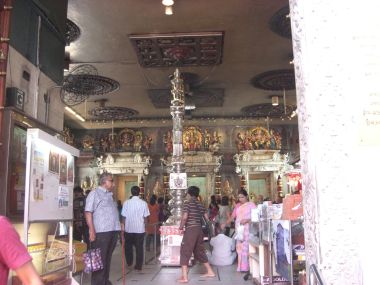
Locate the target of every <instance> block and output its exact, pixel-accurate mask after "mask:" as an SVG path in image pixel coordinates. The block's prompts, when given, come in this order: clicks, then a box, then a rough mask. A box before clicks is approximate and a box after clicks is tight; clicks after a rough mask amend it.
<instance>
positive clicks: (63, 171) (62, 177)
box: [59, 154, 67, 185]
mask: <svg viewBox="0 0 380 285" xmlns="http://www.w3.org/2000/svg"><path fill="white" fill-rule="evenodd" d="M59 184H65V185H66V184H67V156H66V155H64V154H62V155H61V156H60V158H59Z"/></svg>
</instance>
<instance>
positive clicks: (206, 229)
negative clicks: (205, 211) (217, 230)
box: [201, 215, 210, 236]
mask: <svg viewBox="0 0 380 285" xmlns="http://www.w3.org/2000/svg"><path fill="white" fill-rule="evenodd" d="M201 227H202V232H203V234H204V235H205V236H208V235H209V233H210V228H209V224H208V222H207V220H206V218H205V216H203V215H202V217H201Z"/></svg>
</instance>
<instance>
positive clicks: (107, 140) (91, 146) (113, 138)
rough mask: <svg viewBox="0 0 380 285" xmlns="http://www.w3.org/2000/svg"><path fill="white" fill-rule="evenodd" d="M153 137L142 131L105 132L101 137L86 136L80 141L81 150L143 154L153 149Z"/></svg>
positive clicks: (126, 129)
mask: <svg viewBox="0 0 380 285" xmlns="http://www.w3.org/2000/svg"><path fill="white" fill-rule="evenodd" d="M152 142H153V139H152V137H150V136H148V135H146V134H144V133H143V132H142V131H141V130H132V129H128V128H125V129H122V130H121V131H119V132H116V131H114V130H112V131H103V132H102V133H101V134H100V135H95V134H94V135H93V134H86V135H85V136H84V137H82V138H81V139H80V148H81V149H82V150H84V151H94V152H100V153H108V152H112V153H114V152H126V151H133V152H142V151H148V150H149V149H150V148H151V145H152Z"/></svg>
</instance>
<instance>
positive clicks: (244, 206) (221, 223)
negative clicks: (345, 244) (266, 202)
mask: <svg viewBox="0 0 380 285" xmlns="http://www.w3.org/2000/svg"><path fill="white" fill-rule="evenodd" d="M114 186H115V185H114V181H113V177H112V175H111V174H110V173H103V174H101V175H100V178H99V186H98V187H97V188H96V189H94V190H92V191H88V192H86V193H83V190H82V189H81V188H80V187H76V188H75V189H74V233H73V238H74V239H77V240H79V241H84V242H86V243H87V244H88V248H100V252H101V259H102V263H103V267H104V268H103V269H102V270H98V271H95V272H93V273H92V274H91V284H93V285H98V284H99V285H105V284H107V285H108V284H111V283H110V281H109V275H110V265H111V258H112V254H113V251H114V249H115V247H116V245H117V242H118V241H119V240H120V241H121V240H122V239H124V250H125V260H126V264H127V266H128V267H131V266H133V264H134V269H135V270H138V271H141V270H142V266H143V257H144V239H145V237H146V242H145V246H146V248H145V250H146V251H150V250H151V249H156V248H158V247H159V246H160V236H159V227H160V225H161V224H162V223H163V222H165V220H166V219H167V218H168V216H169V215H170V213H169V211H168V207H167V204H166V203H165V202H166V201H164V199H163V197H157V196H156V195H152V196H151V197H150V199H149V203H147V202H146V201H145V200H143V199H141V198H140V188H139V187H138V186H133V187H132V188H131V197H130V198H129V199H127V200H126V201H125V202H124V203H121V201H120V200H119V201H117V202H115V200H114V197H113V192H112V191H113V189H114ZM199 192H200V189H199V188H198V187H196V186H190V187H189V188H188V190H187V196H186V201H185V203H184V207H183V215H182V219H181V222H180V226H179V227H180V229H181V230H183V239H182V243H181V249H180V265H181V267H182V275H181V277H180V279H178V280H177V281H178V282H180V283H187V282H188V281H189V280H188V275H187V273H188V268H187V266H188V265H189V261H190V258H191V257H192V256H193V257H194V259H195V260H196V261H198V262H200V263H202V264H204V266H205V268H206V274H205V275H204V277H214V276H215V273H214V271H213V269H212V267H211V265H215V266H225V265H231V264H233V263H234V262H235V260H236V257H237V271H239V272H248V271H249V261H248V248H249V244H248V236H249V222H250V213H251V210H252V209H253V208H255V207H256V205H255V204H254V203H253V202H250V201H249V196H248V193H247V192H246V191H245V190H244V189H242V190H240V191H239V193H238V201H237V202H236V203H234V204H233V205H230V199H229V197H227V196H223V197H221V199H217V197H216V196H215V195H212V196H211V197H210V204H209V206H208V208H207V209H206V208H205V207H204V206H203V204H202V202H201V200H200V196H199ZM75 205H76V206H75ZM202 217H203V218H204V219H206V220H208V221H210V222H211V223H212V224H213V225H214V227H215V236H214V237H212V238H211V240H210V241H209V245H210V250H206V248H205V243H204V233H203V231H202V226H201V218H202ZM0 223H2V224H4V226H1V227H0V230H3V231H4V230H5V229H7V233H10V234H11V235H10V236H13V237H14V239H13V243H14V244H15V248H17V250H18V254H19V256H20V257H19V258H14V261H15V262H6V261H4V260H3V259H2V256H6V255H5V254H7V252H5V253H1V254H0V265H1V266H0V279H1V278H5V277H4V276H7V275H8V271H7V270H9V268H11V269H15V270H16V273H17V274H19V276H20V278H21V279H22V280H23V278H25V277H24V276H25V273H24V272H28V274H27V276H28V277H30V278H31V279H32V280H31V281H28V280H26V281H25V284H40V283H38V282H40V279H39V277H38V274H37V273H36V272H35V269H34V267H33V264H32V263H31V258H30V256H29V254H28V253H27V251H26V248H25V246H22V243H21V241H20V240H19V238H18V235H17V233H16V235H14V232H13V231H14V230H13V231H12V229H11V228H9V226H8V225H7V221H6V220H4V219H3V218H2V217H0ZM120 232H122V233H123V234H122V235H120ZM231 234H232V236H231ZM0 236H3V234H1V235H0ZM154 242H156V244H154ZM0 245H1V247H0V248H5V249H6V248H7V247H9V244H6V241H4V240H2V239H1V238H0ZM3 245H4V246H3ZM133 247H134V248H135V254H136V256H135V258H134V256H133V255H134V250H133ZM134 259H135V262H134ZM2 267H4V268H5V270H3V272H2V271H1V269H2ZM19 268H21V269H19ZM25 270H26V271H25ZM33 272H34V274H33ZM28 282H29V283H28Z"/></svg>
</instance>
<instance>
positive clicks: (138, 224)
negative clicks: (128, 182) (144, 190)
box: [121, 186, 150, 271]
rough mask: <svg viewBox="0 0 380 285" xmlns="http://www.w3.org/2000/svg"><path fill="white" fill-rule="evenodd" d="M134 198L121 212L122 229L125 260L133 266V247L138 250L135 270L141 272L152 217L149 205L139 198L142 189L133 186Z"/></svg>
mask: <svg viewBox="0 0 380 285" xmlns="http://www.w3.org/2000/svg"><path fill="white" fill-rule="evenodd" d="M131 194H132V198H131V199H129V200H127V201H125V202H124V204H123V209H122V210H121V216H122V221H121V224H122V225H121V227H122V229H123V228H124V231H125V232H124V239H125V260H126V261H127V264H128V266H132V264H133V246H135V248H136V264H135V269H136V270H139V271H140V270H141V269H142V264H143V259H144V236H145V225H146V224H147V222H148V216H149V215H150V213H149V209H148V204H147V203H146V202H145V201H144V200H141V199H140V198H139V194H140V188H139V187H138V186H132V188H131Z"/></svg>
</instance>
